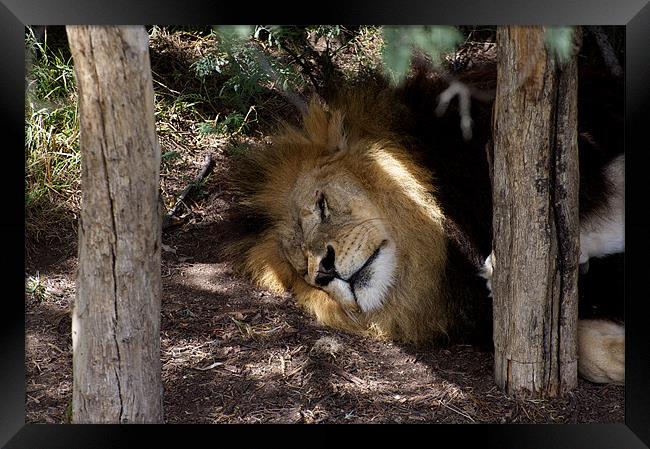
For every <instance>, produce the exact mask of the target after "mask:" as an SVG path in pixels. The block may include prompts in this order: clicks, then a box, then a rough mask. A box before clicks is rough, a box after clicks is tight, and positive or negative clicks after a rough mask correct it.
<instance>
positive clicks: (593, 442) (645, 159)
mask: <svg viewBox="0 0 650 449" xmlns="http://www.w3.org/2000/svg"><path fill="white" fill-rule="evenodd" d="M1 1H2V3H0V47H1V48H2V54H3V56H4V58H3V65H4V66H5V70H4V71H3V73H2V76H0V89H1V90H2V94H1V96H0V98H2V103H3V108H2V109H0V114H2V118H3V120H0V124H1V126H2V127H3V131H4V132H3V134H2V136H3V139H4V140H7V139H9V140H10V141H11V142H12V143H11V144H8V145H7V148H9V149H10V151H8V152H5V155H6V157H7V158H9V159H11V161H7V163H8V164H10V166H16V165H19V166H21V167H23V173H24V163H25V160H24V157H23V154H24V153H23V152H22V151H16V148H15V146H17V147H19V148H21V147H20V145H23V146H22V148H24V131H23V130H24V128H23V125H21V121H22V122H24V88H25V84H24V83H25V81H24V80H25V76H24V75H25V59H24V26H25V25H27V24H29V25H60V24H84V23H85V24H87V23H93V24H115V23H120V24H152V23H156V24H161V25H165V24H179V23H193V24H215V23H222V24H238V23H254V22H265V23H266V22H270V23H285V24H286V23H305V22H316V23H323V24H326V23H346V24H350V23H364V24H385V25H387V24H391V25H392V24H426V23H436V24H460V23H468V24H471V23H490V24H497V25H500V24H512V23H517V24H540V23H544V24H554V25H555V24H583V25H592V24H598V25H626V56H625V57H626V60H625V67H626V75H625V76H626V80H625V81H626V88H625V90H626V124H625V130H626V136H625V139H626V140H625V142H626V154H627V155H626V196H627V203H626V205H627V210H626V221H627V226H626V232H627V235H628V237H629V241H630V242H633V244H629V243H628V245H627V250H626V255H625V264H626V267H625V298H626V301H625V315H626V328H627V329H628V332H627V334H626V338H627V343H626V348H627V349H626V359H627V361H626V390H625V424H584V425H576V424H561V425H552V424H547V425H515V424H509V425H496V424H494V425H492V424H485V425H479V426H470V425H460V426H459V425H453V426H452V425H437V426H435V430H434V432H435V434H431V433H429V429H428V428H426V427H424V428H423V427H422V426H418V427H417V432H418V433H419V431H421V430H422V429H424V432H427V434H426V435H428V436H429V438H431V437H432V436H433V437H434V438H435V439H436V440H438V439H439V438H440V437H442V436H443V435H442V434H445V435H444V437H448V438H450V439H451V440H452V441H458V442H460V441H468V440H471V441H474V442H476V443H479V444H481V446H486V445H487V446H488V447H499V448H501V447H522V445H525V447H527V448H530V449H534V448H548V447H553V448H557V449H560V448H567V449H568V448H571V449H574V448H578V447H580V448H587V447H588V448H613V447H616V448H618V447H625V448H630V449H635V448H647V447H648V445H650V390H649V387H648V382H647V380H648V379H650V345H649V344H648V342H649V341H650V336H649V335H648V327H649V326H647V324H646V320H647V318H646V317H647V316H648V314H646V313H644V311H645V310H644V306H646V303H645V302H644V301H643V299H644V297H647V288H644V287H645V285H643V282H644V281H645V278H647V274H646V273H645V269H646V266H645V265H644V263H643V262H645V263H646V264H647V262H646V261H645V260H644V259H643V257H644V256H645V255H647V254H648V253H650V233H649V232H648V231H649V230H650V218H646V217H645V216H644V215H645V214H644V211H643V210H642V208H641V207H636V208H635V207H634V206H633V205H640V204H642V202H643V201H645V203H646V204H647V202H648V200H647V199H648V196H647V194H646V192H648V187H647V183H646V182H645V179H644V175H645V176H647V174H645V172H647V169H646V170H644V168H645V167H650V163H649V162H650V161H649V159H650V157H649V154H648V153H650V151H648V150H650V149H649V148H648V144H647V139H645V136H644V133H643V131H644V130H645V129H647V128H648V118H647V117H648V115H647V112H646V111H648V110H649V109H650V95H649V93H650V92H649V91H650V89H649V88H648V87H647V84H646V82H645V77H647V76H648V74H650V51H648V44H650V3H648V0H624V1H621V0H619V2H617V4H616V5H613V4H612V2H611V1H610V0H574V1H571V2H564V3H563V2H562V1H561V0H552V1H546V2H544V3H542V2H539V1H537V2H533V1H530V0H527V1H525V2H524V1H517V0H484V1H481V0H469V1H464V2H462V3H461V2H460V1H459V0H456V1H454V0H440V1H438V2H436V3H432V2H430V3H427V2H426V1H423V0H420V1H419V2H410V3H408V4H404V3H400V4H399V5H398V4H397V2H394V1H393V0H375V1H374V2H372V0H355V1H354V2H352V1H350V0H348V1H346V2H344V3H341V4H336V5H335V4H328V5H326V6H325V7H324V8H322V11H319V12H318V14H317V15H316V14H311V15H310V14H306V13H305V8H304V6H305V5H304V2H303V3H302V4H299V3H298V2H295V1H294V0H292V1H291V2H286V3H284V4H283V5H281V6H280V5H277V4H275V3H270V2H267V3H265V4H261V5H255V7H251V5H250V4H243V3H242V4H235V3H232V4H228V5H227V6H225V5H224V4H214V3H211V2H209V1H208V0H185V1H184V2H183V5H182V8H179V7H178V5H177V4H176V3H175V2H174V0H158V1H155V0H144V1H140V2H137V3H136V2H132V1H130V0H113V1H111V2H101V1H100V0H86V1H83V0H79V1H78V2H77V0H57V1H49V2H41V1H38V0H1ZM314 19H316V20H314ZM19 49H21V50H19ZM637 147H638V148H637ZM633 149H636V151H634V150H633ZM641 170H644V173H642V172H641ZM4 175H5V176H3V177H2V182H3V183H4V185H3V187H4V189H3V190H2V191H3V192H7V193H8V195H5V196H6V198H7V199H6V201H9V202H10V203H11V204H10V206H9V209H10V210H11V213H9V214H2V216H0V229H2V230H4V231H5V233H4V234H5V242H8V243H9V244H10V246H11V252H10V253H9V254H8V255H5V256H4V257H1V258H0V260H1V262H0V263H1V264H2V266H1V268H2V272H3V273H4V274H5V276H6V279H7V281H8V282H7V283H6V284H5V285H7V284H9V285H11V288H10V293H8V294H7V296H10V297H11V298H12V299H11V301H7V302H5V310H4V311H3V313H2V314H0V317H1V318H0V319H1V320H3V321H2V323H1V324H2V326H0V342H1V343H0V360H1V361H2V364H3V369H2V370H1V371H0V388H1V389H2V393H3V394H2V396H1V397H2V400H0V444H5V443H7V445H6V446H3V447H7V448H32V447H41V448H43V447H47V448H59V447H60V448H76V447H79V448H82V447H84V448H85V447H122V446H128V445H129V443H130V442H133V441H134V440H136V441H139V440H140V438H139V437H142V440H143V441H148V442H151V439H152V437H160V438H161V439H162V441H164V442H165V444H164V446H167V445H172V444H173V445H174V446H176V445H178V444H182V443H187V438H188V436H189V435H192V436H193V437H194V436H196V437H201V438H203V437H206V438H209V437H212V438H213V441H214V437H215V436H217V438H219V437H222V436H225V435H226V434H227V435H228V436H231V437H235V438H237V437H239V438H242V440H241V441H246V440H247V439H248V438H247V437H248V436H249V429H248V426H243V425H237V426H196V425H193V426H191V427H189V428H188V427H187V426H188V425H176V426H164V425H132V426H122V425H64V424H46V425H41V424H27V425H26V424H25V385H24V380H25V367H24V349H25V348H24V345H25V323H24V313H25V310H24V303H21V302H19V299H18V298H22V297H23V296H24V285H23V284H22V283H21V282H20V281H19V280H20V279H24V248H25V246H24V242H25V240H24V181H22V178H21V173H20V172H19V171H18V170H8V171H6V172H5V173H4ZM14 177H15V179H14ZM15 192H18V193H15ZM14 246H15V248H14ZM646 258H647V257H646ZM14 289H15V290H16V291H14ZM641 292H643V293H641ZM14 295H15V296H14ZM635 296H638V297H637V298H633V297H635ZM632 299H634V300H635V301H634V302H633V301H632ZM365 427H366V425H356V426H345V427H343V428H342V427H341V426H338V427H337V428H336V430H333V429H331V425H322V426H315V427H312V428H310V430H309V432H310V433H311V432H314V433H315V432H320V433H321V434H322V440H321V441H323V442H325V441H327V440H331V441H332V442H338V441H340V437H341V436H343V435H342V434H341V432H345V431H348V430H359V428H362V429H364V428H365ZM172 429H173V430H172ZM294 429H297V428H296V427H295V426H294V427H292V428H291V429H290V430H291V431H292V432H294V431H297V430H294ZM386 429H388V430H386ZM176 430H179V431H176ZM255 430H256V433H257V432H259V433H262V434H265V435H264V436H263V438H264V437H265V436H266V437H268V438H271V437H272V436H276V438H277V437H279V438H282V440H285V439H286V436H285V431H286V430H288V429H287V428H285V427H284V426H283V425H266V426H256V429H255ZM369 430H370V429H369ZM414 430H416V428H414V426H413V425H406V426H403V425H402V426H400V427H391V426H390V425H388V426H373V427H372V431H371V432H366V433H364V437H371V439H373V440H375V441H381V439H383V437H384V435H385V436H386V437H388V435H389V433H390V436H392V437H395V436H399V435H400V434H402V435H404V436H405V437H408V436H410V435H412V432H413V431H414ZM215 431H216V432H217V433H216V434H215ZM324 432H327V433H324ZM387 432H389V433H387ZM406 432H408V433H406ZM156 439H157V438H156ZM219 440H220V438H219ZM219 440H217V441H219ZM278 441H279V440H278Z"/></svg>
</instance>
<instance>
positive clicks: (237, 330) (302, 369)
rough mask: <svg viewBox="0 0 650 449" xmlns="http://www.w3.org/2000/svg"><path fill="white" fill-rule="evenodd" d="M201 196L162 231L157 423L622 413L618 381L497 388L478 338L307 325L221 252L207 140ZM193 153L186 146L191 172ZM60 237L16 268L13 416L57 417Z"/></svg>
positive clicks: (62, 382)
mask: <svg viewBox="0 0 650 449" xmlns="http://www.w3.org/2000/svg"><path fill="white" fill-rule="evenodd" d="M213 154H214V156H215V159H216V165H215V168H214V169H213V172H212V175H211V176H210V178H209V181H208V182H207V184H206V187H205V188H206V192H207V194H206V195H205V196H204V198H203V200H201V201H200V202H199V203H196V204H195V205H194V207H193V212H192V213H191V214H189V215H188V216H187V217H186V220H185V223H184V224H183V225H180V226H177V227H175V228H172V229H170V230H169V231H167V232H165V233H164V234H163V244H164V251H163V263H162V276H163V296H162V318H161V319H162V334H161V344H162V354H161V357H162V376H163V382H164V391H165V393H164V409H165V420H166V422H168V423H420V422H423V423H588V422H589V423H595V422H598V423H622V422H623V421H624V387H621V386H613V385H594V384H591V383H589V382H586V381H583V380H580V381H579V386H578V388H577V389H576V390H575V391H574V392H572V393H570V394H569V395H567V396H566V397H564V398H561V399H552V400H551V399H549V400H524V399H514V398H510V397H508V396H506V395H504V394H503V393H502V392H500V391H499V390H498V389H497V387H496V386H495V384H494V381H493V374H492V364H493V357H492V354H491V353H490V352H486V351H485V350H482V349H480V348H476V347H472V346H467V345H455V346H450V347H447V348H433V347H428V348H411V347H405V346H400V345H397V344H392V343H386V342H378V341H373V340H370V339H366V338H362V337H357V336H353V335H348V334H344V333H341V332H337V331H334V330H331V329H327V328H324V327H321V326H319V325H318V324H317V323H316V322H315V321H314V320H313V319H312V318H310V317H308V316H307V315H305V314H304V313H303V312H302V311H301V310H299V309H298V308H297V307H296V305H295V303H294V301H293V299H292V298H291V297H290V296H289V295H286V296H276V295H273V294H270V293H269V292H266V291H263V290H260V289H258V288H255V287H254V286H253V285H251V284H250V283H249V282H248V281H247V280H246V279H243V278H242V277H240V276H238V275H237V274H236V273H235V272H234V271H233V267H232V265H231V263H230V261H229V260H227V259H226V258H224V257H223V256H222V249H223V248H224V245H225V244H226V243H227V242H228V240H229V239H231V238H232V236H233V234H234V230H236V229H237V226H238V223H237V222H236V221H235V220H234V219H233V218H232V217H231V216H230V213H229V210H230V203H231V201H232V196H231V194H230V193H229V192H228V191H227V190H226V188H225V185H223V183H222V182H221V181H220V180H221V179H223V176H222V175H223V171H224V170H226V165H225V161H226V160H227V157H226V156H225V155H224V153H223V151H222V149H220V148H215V149H214V150H213ZM202 156H203V155H201V154H198V153H197V155H196V158H195V159H196V161H195V167H194V168H195V170H196V172H198V171H199V169H200V165H201V160H202V159H203V157H202ZM76 266H77V260H76V247H75V241H74V239H73V238H70V239H69V240H68V241H67V242H65V241H64V242H58V243H56V242H55V243H52V244H49V245H44V246H41V247H40V248H38V249H37V251H36V254H35V255H34V257H32V258H30V259H29V261H28V264H27V267H26V275H27V276H36V274H37V273H38V277H39V281H40V284H41V286H42V289H41V292H42V293H44V294H41V295H33V294H26V302H25V312H26V357H25V364H26V389H27V396H26V414H27V422H30V423H63V422H69V407H70V403H71V397H72V355H71V350H72V348H71V337H70V308H71V306H72V303H73V301H74V295H75V270H76Z"/></svg>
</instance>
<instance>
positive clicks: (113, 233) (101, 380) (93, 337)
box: [67, 26, 163, 423]
mask: <svg viewBox="0 0 650 449" xmlns="http://www.w3.org/2000/svg"><path fill="white" fill-rule="evenodd" d="M67 32H68V38H69V41H70V48H71V51H72V56H73V59H74V65H75V73H76V79H77V84H78V92H79V121H80V130H81V136H80V146H81V156H82V192H83V199H82V209H81V217H80V220H79V250H78V251H79V268H78V274H77V296H76V301H75V305H74V309H73V314H72V344H73V395H72V420H73V422H75V423H159V422H162V420H163V408H162V380H161V363H160V295H161V276H160V234H161V221H160V220H161V218H160V215H159V211H158V188H159V167H160V147H159V144H158V140H157V136H156V130H155V123H154V109H153V108H154V97H153V86H152V80H151V68H150V62H149V49H148V36H147V33H146V31H145V29H144V27H137V26H125V27H112V26H106V27H104V26H100V27H98V26H69V27H68V28H67Z"/></svg>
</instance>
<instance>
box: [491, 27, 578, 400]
mask: <svg viewBox="0 0 650 449" xmlns="http://www.w3.org/2000/svg"><path fill="white" fill-rule="evenodd" d="M544 33H545V30H544V29H543V28H541V27H533V28H530V27H500V28H499V29H498V31H497V47H498V75H497V92H496V102H495V111H494V114H495V115H494V180H493V198H494V219H493V228H494V243H493V250H494V260H493V264H494V273H493V276H494V277H493V282H492V288H493V296H494V346H495V353H494V359H495V379H496V382H497V384H498V385H499V386H500V387H501V388H502V389H503V390H504V391H506V392H507V393H508V394H518V395H533V396H538V397H544V396H555V395H558V394H562V393H563V392H566V391H568V390H570V389H572V388H574V387H575V386H576V385H577V361H576V360H577V357H576V352H577V342H576V332H577V327H576V326H577V266H578V244H579V241H578V238H579V237H578V152H577V151H578V149H577V68H576V60H575V57H574V58H572V59H571V60H570V61H569V62H567V63H564V64H560V63H558V62H556V60H555V58H554V55H551V54H549V52H548V50H547V49H546V48H545V43H544Z"/></svg>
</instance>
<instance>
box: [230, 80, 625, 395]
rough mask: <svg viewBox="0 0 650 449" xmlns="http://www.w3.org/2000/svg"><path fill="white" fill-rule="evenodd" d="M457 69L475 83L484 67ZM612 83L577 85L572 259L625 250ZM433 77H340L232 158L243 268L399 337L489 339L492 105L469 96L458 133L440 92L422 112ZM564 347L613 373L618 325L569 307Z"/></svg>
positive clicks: (618, 106) (333, 315)
mask: <svg viewBox="0 0 650 449" xmlns="http://www.w3.org/2000/svg"><path fill="white" fill-rule="evenodd" d="M460 79H461V81H463V82H465V83H467V85H471V86H472V89H476V90H477V91H479V90H480V91H484V92H488V91H490V90H491V89H494V83H495V81H494V80H495V71H494V70H493V69H487V70H486V71H483V72H482V73H478V71H475V73H467V74H464V75H460ZM613 83H614V82H613V81H612V80H610V79H608V78H607V77H601V76H598V75H593V76H592V77H591V78H589V79H587V78H585V81H584V82H582V79H581V83H580V86H581V88H580V92H579V111H580V116H579V122H580V124H579V128H580V129H579V130H580V132H581V134H580V140H579V148H580V173H581V181H580V219H581V225H580V251H581V254H580V262H581V264H583V265H582V270H581V271H586V267H587V263H588V262H589V259H590V258H594V257H603V256H606V255H609V254H614V253H620V252H622V251H623V250H624V239H623V228H624V215H623V195H624V191H623V190H624V189H623V187H624V184H623V183H624V157H625V156H624V155H623V153H622V148H623V143H622V136H623V128H622V120H621V117H622V90H621V89H618V87H616V86H617V85H615V83H614V84H613ZM447 87H448V82H447V81H445V80H444V79H443V78H442V77H440V76H438V75H436V74H435V73H433V72H432V71H430V70H428V69H424V68H419V69H416V70H414V74H412V76H410V77H409V78H408V79H407V80H406V81H405V82H404V83H403V84H402V85H401V86H398V87H392V86H390V85H388V84H387V83H384V82H376V83H365V84H364V85H363V86H356V87H351V88H347V89H341V90H340V91H339V92H338V94H337V95H336V97H335V98H333V99H330V100H329V101H328V102H327V104H325V103H324V102H322V101H318V100H314V101H312V102H311V103H310V105H309V107H308V109H307V111H306V112H305V113H304V115H303V117H302V123H301V125H300V126H298V127H296V126H291V125H288V124H284V125H282V126H281V129H280V130H279V131H278V133H277V135H276V136H275V137H274V138H273V142H272V144H271V145H269V146H268V147H265V148H263V149H260V150H255V151H250V152H249V153H248V154H247V155H246V156H244V157H243V159H242V160H241V161H240V163H239V164H238V165H239V170H238V172H237V174H236V176H235V177H236V186H237V188H238V189H239V193H240V195H241V206H242V207H243V210H244V211H245V214H246V215H245V218H246V221H247V222H248V223H249V224H250V223H254V224H256V225H257V226H258V227H257V229H255V230H254V232H251V233H250V235H248V237H244V238H243V239H242V240H241V241H240V244H239V246H238V249H237V252H238V254H239V255H240V256H241V261H242V267H243V269H244V270H245V272H246V273H247V274H248V275H249V276H250V277H251V278H252V279H253V280H254V281H255V282H256V283H257V284H259V285H260V286H262V287H264V288H267V289H270V290H273V291H276V292H285V291H290V292H292V293H293V295H294V296H295V298H296V300H297V302H298V304H299V305H300V306H302V307H303V308H304V309H306V310H307V311H308V312H309V313H310V314H312V315H313V316H314V317H315V318H316V319H317V320H318V321H319V322H320V323H322V324H324V325H327V326H331V327H333V328H337V329H341V330H344V331H348V332H354V333H357V334H362V335H368V336H372V337H375V338H381V339H390V340H395V341H399V342H404V343H409V344H420V343H423V342H429V341H438V342H444V341H476V339H482V340H483V341H485V340H488V341H489V340H491V325H492V312H491V300H490V296H491V292H490V290H489V281H490V277H491V258H490V254H491V249H492V241H491V240H492V198H491V181H490V168H489V164H488V153H487V152H486V148H489V146H486V144H487V143H488V142H489V139H490V131H491V126H490V120H491V103H490V100H483V101H477V100H474V99H473V100H472V104H471V107H472V109H471V111H472V121H473V133H472V138H471V139H470V140H466V139H465V138H463V133H462V131H461V128H460V126H459V114H458V110H457V109H456V108H455V107H454V106H453V102H452V106H450V107H449V110H447V111H446V112H445V113H444V114H442V115H441V116H437V115H436V114H435V113H434V111H435V110H436V107H437V106H438V98H439V95H440V94H441V93H442V92H443V91H444V90H445V89H446V88H447ZM594 92H598V95H594V94H593V93H594ZM612 92H613V94H612ZM486 280H487V282H486ZM582 300H583V299H581V301H582ZM620 302H621V303H622V300H621V301H620ZM578 346H579V354H578V355H579V364H578V366H579V373H580V374H581V375H582V376H583V377H584V378H586V379H588V380H591V381H594V382H614V383H623V382H624V328H623V326H622V325H621V324H618V323H617V322H616V321H611V320H605V319H591V320H585V319H581V320H580V321H579V344H578Z"/></svg>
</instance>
